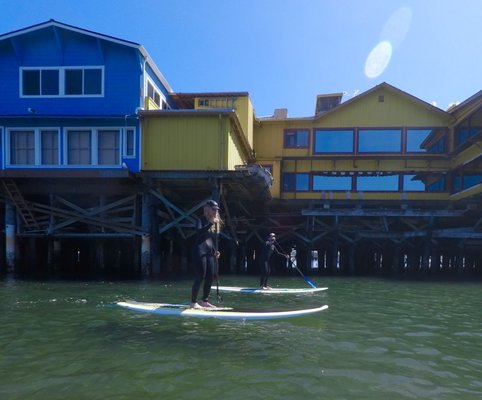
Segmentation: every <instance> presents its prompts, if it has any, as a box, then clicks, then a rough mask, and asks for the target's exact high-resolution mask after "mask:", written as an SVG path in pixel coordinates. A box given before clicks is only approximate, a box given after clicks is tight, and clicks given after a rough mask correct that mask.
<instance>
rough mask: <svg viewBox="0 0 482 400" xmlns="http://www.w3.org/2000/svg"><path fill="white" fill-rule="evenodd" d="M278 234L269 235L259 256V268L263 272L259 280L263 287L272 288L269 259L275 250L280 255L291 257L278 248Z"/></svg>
mask: <svg viewBox="0 0 482 400" xmlns="http://www.w3.org/2000/svg"><path fill="white" fill-rule="evenodd" d="M275 243H276V235H275V234H274V233H270V234H269V235H268V239H267V240H266V242H265V243H264V246H263V248H262V249H261V254H260V256H259V268H260V273H261V278H260V280H259V286H260V288H261V289H271V288H270V287H269V286H268V278H269V275H270V273H271V266H270V263H269V260H270V258H271V256H272V254H273V253H274V252H276V253H277V254H279V255H280V256H283V257H286V258H289V256H288V255H287V254H283V253H280V252H279V251H278V249H277V248H276V245H275Z"/></svg>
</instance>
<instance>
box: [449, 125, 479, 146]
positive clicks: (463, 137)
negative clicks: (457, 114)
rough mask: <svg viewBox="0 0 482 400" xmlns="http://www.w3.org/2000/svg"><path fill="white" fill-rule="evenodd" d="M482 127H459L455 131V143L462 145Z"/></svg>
mask: <svg viewBox="0 0 482 400" xmlns="http://www.w3.org/2000/svg"><path fill="white" fill-rule="evenodd" d="M481 129H482V128H480V127H472V128H468V127H461V128H458V129H457V130H456V132H455V145H456V146H460V145H461V144H463V143H465V142H466V141H467V140H469V139H470V138H471V137H472V136H475V135H477V134H478V133H479V132H480V131H481Z"/></svg>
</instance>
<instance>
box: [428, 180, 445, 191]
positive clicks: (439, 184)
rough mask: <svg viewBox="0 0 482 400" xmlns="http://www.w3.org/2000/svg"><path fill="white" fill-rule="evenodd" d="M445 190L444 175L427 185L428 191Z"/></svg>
mask: <svg viewBox="0 0 482 400" xmlns="http://www.w3.org/2000/svg"><path fill="white" fill-rule="evenodd" d="M444 190H445V177H442V178H440V179H438V180H436V181H435V182H432V183H430V184H429V185H428V186H427V191H428V192H443V191H444Z"/></svg>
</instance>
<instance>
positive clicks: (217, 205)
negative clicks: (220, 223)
mask: <svg viewBox="0 0 482 400" xmlns="http://www.w3.org/2000/svg"><path fill="white" fill-rule="evenodd" d="M206 205H207V206H208V207H211V208H214V209H216V210H219V204H218V203H217V202H215V201H214V200H208V201H207V202H206Z"/></svg>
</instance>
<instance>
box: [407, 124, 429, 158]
mask: <svg viewBox="0 0 482 400" xmlns="http://www.w3.org/2000/svg"><path fill="white" fill-rule="evenodd" d="M431 132H432V130H431V129H407V152H410V153H412V152H425V151H426V150H425V149H424V148H422V143H423V142H424V141H425V139H426V138H427V136H428V135H430V133H431Z"/></svg>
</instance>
